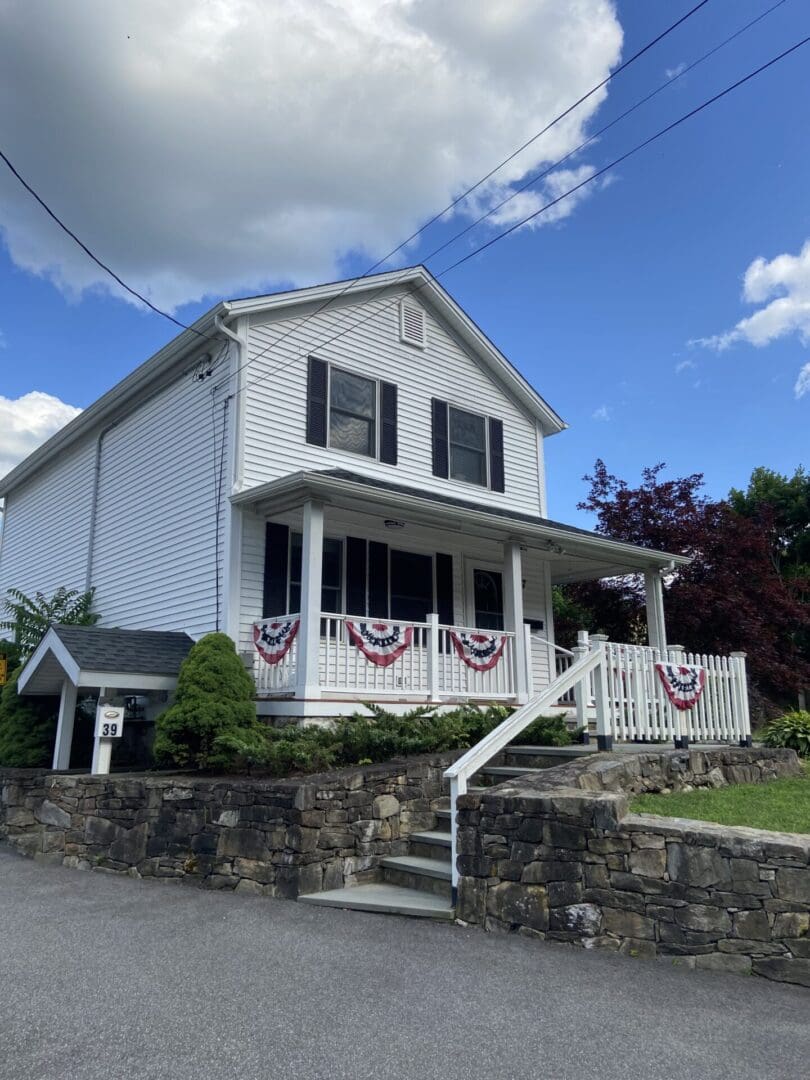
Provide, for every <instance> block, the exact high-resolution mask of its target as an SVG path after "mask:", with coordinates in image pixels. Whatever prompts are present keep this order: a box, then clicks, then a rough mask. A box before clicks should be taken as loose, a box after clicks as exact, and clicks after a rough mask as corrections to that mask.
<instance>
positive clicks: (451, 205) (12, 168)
mask: <svg viewBox="0 0 810 1080" xmlns="http://www.w3.org/2000/svg"><path fill="white" fill-rule="evenodd" d="M707 3H709V0H700V3H698V4H696V5H695V6H694V7H693V8H691V10H689V11H687V12H686V14H684V15H682V16H681V17H680V19H678V20H677V21H676V22H674V23H672V25H671V26H669V27H667V29H666V30H663V31H662V32H661V33H660V34H658V36H657V37H655V38H653V39H652V41H649V42H648V43H647V44H646V45H644V46H643V47H642V48H641V49H639V50H638V52H636V53H634V54H633V55H632V56H631V57H629V58H628V59H627V60H625V61H624V62H623V63H622V64H620V65H619V66H618V67H617V68H616V69H615V70H614V71H612V72H610V74H609V75H607V76H606V77H605V78H604V79H603V80H602V81H601V82H600V83H597V85H596V86H594V87H593V88H592V89H591V90H589V91H588V92H587V93H586V94H583V96H582V97H580V98H579V99H578V100H577V101H575V102H574V103H573V104H572V105H569V106H568V108H567V109H565V111H564V112H562V113H560V114H559V116H556V117H555V118H554V119H553V120H551V121H550V122H549V123H548V124H546V126H545V127H544V128H542V129H541V130H540V131H538V132H537V133H536V134H534V135H532V137H531V138H530V139H528V140H527V141H526V142H524V143H523V144H522V145H521V146H519V147H518V148H517V150H515V151H514V152H513V153H511V154H510V155H509V156H508V157H506V158H504V159H503V161H501V162H500V164H498V165H496V166H495V167H494V168H493V169H490V171H489V172H488V173H487V174H486V175H485V176H482V177H481V179H480V180H477V181H476V182H475V183H474V184H473V185H472V186H471V187H469V188H467V189H466V191H463V192H462V193H461V194H460V195H459V196H458V197H457V198H455V199H454V200H453V201H452V202H451V203H449V204H448V205H447V206H446V207H444V209H443V210H440V211H439V212H438V213H436V214H434V215H433V217H432V218H430V220H429V221H426V222H425V223H424V225H422V226H421V227H420V228H419V229H417V230H416V232H414V233H412V234H411V235H410V236H409V237H407V239H405V240H403V241H402V243H401V244H398V245H397V247H395V248H394V249H393V250H392V251H390V252H389V253H388V254H387V255H383V256H382V258H380V259H378V260H377V262H376V263H374V265H373V266H370V267H369V268H368V269H367V270H366V271H364V273H363V274H361V275H360V277H357V278H355V279H354V280H353V281H351V282H349V284H348V285H347V286H346V287H345V289H344V290H343V291H342V292H341V293H339V294H337V296H333V297H330V298H329V300H328V301H327V302H326V304H324V305H323V307H326V306H328V304H331V303H333V302H334V301H335V300H336V299H338V296H341V295H343V292H346V291H347V290H348V289H349V288H351V287H352V285H354V284H356V283H357V282H358V281H360V280H361V279H362V278H364V277H367V276H368V275H369V274H371V273H373V272H374V270H376V269H377V267H379V266H381V265H382V263H383V262H386V261H387V260H388V259H390V258H392V257H393V256H394V255H396V254H397V253H398V252H399V251H401V250H402V248H403V247H405V246H406V245H407V244H409V243H410V242H411V241H412V240H414V239H416V237H417V236H419V235H420V234H421V233H423V232H424V231H425V229H427V228H429V227H430V226H431V225H433V224H434V223H435V222H436V221H438V220H439V218H441V217H443V216H444V215H445V214H446V213H448V212H449V211H450V210H452V209H453V208H454V207H456V206H457V205H458V204H459V203H460V202H461V201H462V200H463V199H466V197H467V196H468V195H470V194H471V193H472V192H473V191H475V190H476V189H477V188H479V187H480V186H481V185H482V184H484V183H486V181H487V180H489V179H490V178H491V177H492V176H494V175H495V173H496V172H498V171H499V170H500V169H502V168H503V167H504V165H507V164H508V163H509V162H510V161H512V160H513V159H514V158H515V157H517V155H518V154H520V153H522V151H523V150H525V149H526V148H527V147H529V146H531V144H532V143H534V142H535V141H536V140H537V139H539V138H540V137H541V136H542V135H545V134H546V132H548V131H550V130H551V128H552V127H554V125H555V124H558V123H559V122H560V121H561V120H563V119H564V118H565V117H566V116H568V115H569V114H570V113H571V112H573V111H574V109H576V108H578V107H579V106H580V105H581V104H582V103H583V102H585V101H587V100H588V98H590V97H591V96H592V95H593V94H595V93H596V92H597V91H599V90H601V89H602V87H604V86H606V85H607V84H608V83H609V82H610V81H611V80H612V79H615V78H616V76H617V75H619V74H620V73H621V72H622V71H624V70H625V69H626V68H628V67H629V66H630V65H631V64H632V63H634V62H635V61H636V60H638V58H639V57H640V56H643V55H644V53H646V52H648V51H649V50H650V49H651V48H653V46H654V45H657V44H658V42H659V41H662V40H663V39H664V38H665V37H666V36H667V35H668V34H670V33H671V32H672V31H673V30H675V29H676V28H677V27H678V26H680V25H681V24H682V23H683V22H685V21H686V20H687V19H688V18H690V17H691V16H692V15H694V14H695V12H696V11H699V10H700V8H702V7H704V6H705V5H706V4H707ZM0 160H2V161H3V162H4V163H5V165H6V166H7V167H8V169H9V171H10V172H11V174H12V175H13V176H14V177H15V178H16V179H17V180H18V181H19V183H20V184H21V185H22V186H23V187H24V188H25V190H26V191H27V192H28V193H29V195H31V196H32V197H33V198H34V199H36V201H37V202H38V203H39V205H40V206H41V207H42V209H43V210H44V211H45V212H46V214H48V216H49V217H50V218H52V220H53V221H54V222H56V224H57V225H58V226H59V228H60V229H62V231H63V232H65V233H66V234H67V235H68V236H69V237H70V238H71V240H73V241H74V243H76V244H77V245H78V246H79V247H80V248H81V249H82V251H83V252H84V253H85V254H86V255H87V256H88V258H90V259H91V260H92V261H93V262H94V263H95V264H96V266H98V267H99V268H100V269H101V270H103V271H104V273H105V274H108V275H109V276H110V277H111V278H112V279H113V281H115V282H116V283H117V284H118V285H120V286H121V288H122V289H124V290H125V291H126V292H128V293H129V294H130V296H134V297H135V298H136V299H137V300H140V301H141V303H143V304H145V305H146V307H148V308H149V309H150V310H151V311H153V312H155V314H156V315H161V316H162V317H163V318H164V319H168V321H169V322H171V323H173V324H174V325H175V326H178V327H180V329H181V330H189V331H190V332H191V333H193V334H196V335H197V337H200V338H202V339H203V340H204V341H209V340H211V338H212V337H213V335H206V334H203V333H201V332H200V331H199V330H197V329H196V328H195V327H193V326H189V325H188V324H187V323H184V322H182V321H181V320H180V319H177V318H175V317H174V316H173V315H170V314H169V312H168V311H163V309H162V308H159V307H157V305H155V304H153V303H152V301H151V300H148V299H147V298H146V297H145V296H144V295H143V294H142V293H140V292H138V290H137V289H135V288H133V287H132V286H131V285H128V284H127V283H126V281H124V279H123V278H122V277H120V276H119V275H118V274H116V272H115V271H114V270H113V269H112V268H111V267H110V266H108V265H107V264H106V263H105V262H103V261H102V260H101V259H100V258H99V257H98V256H97V255H96V254H95V253H94V252H93V251H91V249H90V248H89V247H88V246H87V244H85V243H84V241H83V240H81V239H80V238H79V237H78V236H77V235H76V233H75V232H74V231H73V230H72V229H71V228H69V226H68V225H66V224H65V222H64V221H62V219H61V218H60V217H59V215H58V214H57V213H56V212H55V211H54V210H52V209H51V207H50V206H49V205H48V203H47V202H46V201H45V200H44V199H43V198H42V196H41V195H39V194H38V192H37V191H36V190H35V189H34V188H33V187H32V186H31V184H29V183H28V181H27V180H26V179H25V178H24V177H23V176H22V175H21V173H20V172H19V171H18V169H17V168H16V167H15V166H14V164H13V163H12V161H11V160H10V158H9V157H8V156H7V155H6V154H5V153H4V152H3V150H2V149H0ZM323 307H322V308H319V309H318V311H315V312H312V313H311V314H310V315H309V316H308V319H310V318H313V317H314V316H315V315H316V314H318V313H319V311H320V310H323ZM307 321H308V320H307ZM276 344H277V343H276Z"/></svg>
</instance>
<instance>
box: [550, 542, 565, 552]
mask: <svg viewBox="0 0 810 1080" xmlns="http://www.w3.org/2000/svg"><path fill="white" fill-rule="evenodd" d="M546 550H547V551H553V552H554V554H555V555H565V554H566V551H565V548H563V547H560V545H559V544H555V543H554V541H553V540H547V541H546Z"/></svg>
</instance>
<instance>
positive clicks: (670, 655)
mask: <svg viewBox="0 0 810 1080" xmlns="http://www.w3.org/2000/svg"><path fill="white" fill-rule="evenodd" d="M685 652H686V649H684V647H683V645H670V646H668V648H667V651H666V652H665V653H662V655H661V658H662V660H664V661H665V662H666V663H670V664H682V663H683V662H684V660H685V659H686V657H685V656H684V653H685ZM669 708H670V709H671V710H672V740H673V742H674V743H675V747H676V749H678V750H688V749H689V736H688V735H686V734H684V730H683V729H684V717H683V713H682V712H681V710H680V709H676V708H675V706H674V705H672V704H670V705H669Z"/></svg>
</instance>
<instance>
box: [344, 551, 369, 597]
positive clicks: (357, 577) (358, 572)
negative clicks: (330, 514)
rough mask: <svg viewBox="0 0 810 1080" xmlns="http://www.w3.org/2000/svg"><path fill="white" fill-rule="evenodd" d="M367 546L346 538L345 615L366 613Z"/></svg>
mask: <svg viewBox="0 0 810 1080" xmlns="http://www.w3.org/2000/svg"><path fill="white" fill-rule="evenodd" d="M367 548H368V545H367V544H366V541H365V540H361V539H359V538H358V537H357V536H347V537H346V614H347V615H365V613H366V568H367V565H368V555H367Z"/></svg>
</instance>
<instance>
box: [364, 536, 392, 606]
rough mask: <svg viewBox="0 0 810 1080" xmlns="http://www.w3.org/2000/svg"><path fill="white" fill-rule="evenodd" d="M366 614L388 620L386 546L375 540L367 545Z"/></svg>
mask: <svg viewBox="0 0 810 1080" xmlns="http://www.w3.org/2000/svg"><path fill="white" fill-rule="evenodd" d="M368 613H369V615H370V616H371V617H372V618H378V619H387V618H388V545H387V544H380V543H379V542H377V541H376V540H370V541H369V545H368Z"/></svg>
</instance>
